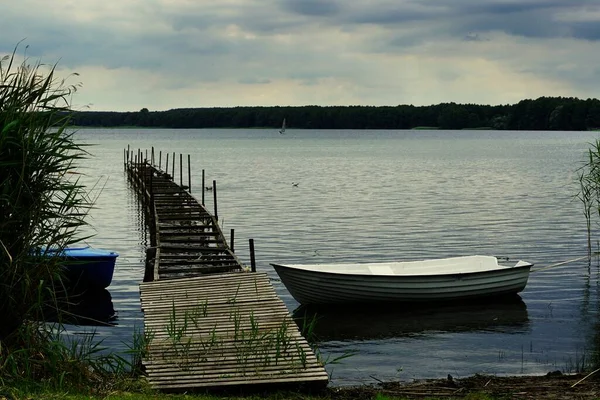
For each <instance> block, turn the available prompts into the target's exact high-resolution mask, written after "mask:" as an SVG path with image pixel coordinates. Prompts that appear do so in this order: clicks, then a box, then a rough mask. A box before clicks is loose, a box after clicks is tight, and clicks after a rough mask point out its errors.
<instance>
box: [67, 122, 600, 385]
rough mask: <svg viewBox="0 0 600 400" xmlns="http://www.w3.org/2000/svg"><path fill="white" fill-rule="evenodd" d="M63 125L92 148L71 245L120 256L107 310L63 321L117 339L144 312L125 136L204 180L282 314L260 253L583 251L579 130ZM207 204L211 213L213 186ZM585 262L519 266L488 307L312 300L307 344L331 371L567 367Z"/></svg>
mask: <svg viewBox="0 0 600 400" xmlns="http://www.w3.org/2000/svg"><path fill="white" fill-rule="evenodd" d="M77 137H78V138H79V139H80V140H81V142H83V143H90V144H94V145H93V146H91V147H89V148H88V150H89V152H90V153H91V156H92V157H91V158H90V159H88V160H86V161H85V162H84V163H83V165H82V168H80V171H81V172H82V173H83V175H81V179H82V180H83V181H84V182H85V183H86V184H88V185H89V186H90V187H91V186H93V185H95V186H94V187H93V189H92V190H91V192H92V195H93V196H96V197H97V200H96V208H95V209H94V210H93V211H92V212H91V214H90V218H89V220H88V222H89V223H90V225H91V227H90V228H89V229H88V230H89V231H91V232H93V233H95V235H96V236H95V237H94V238H92V239H90V240H88V243H89V244H90V245H92V246H94V247H100V248H106V249H110V250H115V251H117V252H119V253H120V257H119V258H118V260H117V267H116V271H115V276H114V279H113V282H112V285H111V286H110V287H109V288H108V291H109V293H110V298H111V299H112V307H113V308H114V309H115V311H116V312H117V315H118V318H117V320H116V321H115V322H116V325H115V326H112V327H96V328H90V327H87V328H83V327H70V331H72V332H74V333H81V332H83V331H87V332H89V331H90V330H91V329H95V331H96V335H97V336H98V337H99V338H102V339H103V340H104V342H103V344H104V345H105V346H107V347H109V348H111V349H114V350H116V351H120V352H124V351H126V350H127V348H128V346H129V345H130V343H131V341H132V336H133V332H134V331H135V330H136V329H137V330H139V329H141V327H142V326H143V315H142V313H141V311H140V303H139V291H138V285H139V283H140V282H141V280H142V277H143V273H144V257H145V248H146V246H147V245H148V237H147V235H146V233H145V230H144V228H143V226H142V217H141V214H140V207H139V205H138V202H137V199H136V197H135V195H134V193H133V191H132V190H131V189H130V187H129V185H128V183H127V180H126V177H125V174H124V171H123V149H124V148H127V146H128V145H130V146H131V148H132V149H135V150H137V149H138V148H140V149H150V148H151V147H152V146H154V148H155V154H156V157H157V158H158V154H159V151H162V153H161V155H162V157H161V160H162V163H163V165H164V162H165V155H166V153H167V152H168V153H169V154H170V157H171V159H172V154H173V153H176V154H177V160H178V159H179V154H180V153H181V154H183V155H184V159H186V160H187V155H188V154H189V155H190V159H191V171H192V194H195V196H196V197H197V198H198V199H200V198H201V188H202V184H201V179H202V170H204V171H205V176H206V182H207V184H212V181H213V180H216V182H217V188H218V191H217V192H218V215H219V221H220V223H221V226H222V228H223V231H224V232H225V233H226V235H227V233H228V232H229V231H230V229H235V249H236V253H237V254H238V256H239V257H240V258H241V259H242V260H243V261H244V262H246V263H247V264H249V263H250V257H249V250H248V239H250V238H252V239H254V241H255V249H256V260H257V269H258V270H259V271H266V272H267V273H268V274H269V276H270V277H271V278H272V281H273V285H274V286H275V288H276V291H277V293H278V294H279V296H280V297H281V299H282V300H283V301H284V302H285V304H286V305H287V307H288V308H289V310H290V312H294V311H295V310H296V309H297V308H298V304H297V303H296V302H295V301H294V299H293V298H292V297H291V296H290V295H289V293H288V292H287V290H286V289H285V287H284V286H283V285H282V284H281V283H280V282H279V280H278V279H277V275H276V273H275V272H274V271H273V269H272V268H271V267H270V265H269V263H271V262H280V263H313V262H333V261H339V262H342V261H346V262H353V261H356V262H361V261H363V262H365V261H391V260H411V259H420V258H433V257H448V256H458V255H469V254H484V255H496V256H505V257H509V258H510V260H518V259H523V260H526V261H529V262H533V263H535V264H536V267H544V266H548V265H552V264H555V263H558V262H561V261H565V260H570V259H574V258H576V257H580V256H583V255H585V254H586V229H585V218H584V216H583V207H582V205H581V203H580V202H579V201H578V200H577V199H576V198H575V197H574V196H575V195H576V193H577V190H578V184H577V168H578V167H580V166H581V165H582V162H583V160H584V159H585V156H586V152H587V149H588V148H589V143H590V142H592V141H594V140H595V139H596V138H597V133H595V132H509V131H500V132H496V131H425V130H418V131H353V130H327V131H325V130H294V129H288V130H287V131H286V134H285V135H280V134H279V132H278V130H277V129H272V130H266V129H265V130H263V129H249V130H243V129H237V130H227V129H220V130H211V129H202V130H166V129H147V130H146V129H122V130H121V129H83V130H80V131H79V132H78V133H77ZM178 168H179V167H177V171H176V174H175V179H176V181H178V180H179V173H178ZM185 169H187V162H186V166H185V168H184V170H185ZM183 180H184V183H186V184H187V174H186V173H185V172H184V177H183ZM292 182H294V183H298V185H297V186H294V185H292ZM206 204H207V208H208V209H209V210H211V211H212V210H213V204H212V194H209V195H207V197H206ZM598 274H599V269H598V267H597V262H594V264H593V266H592V267H589V266H588V263H587V261H581V262H573V263H569V264H568V265H566V266H564V267H560V268H551V269H548V270H545V271H541V272H536V273H532V275H531V276H530V279H529V283H528V286H527V288H526V289H525V291H524V292H523V293H521V296H520V299H516V300H515V301H513V302H508V303H502V304H482V303H480V302H478V303H476V304H473V305H469V306H460V307H458V306H447V307H436V308H431V307H430V308H424V309H421V308H415V307H411V306H398V305H395V306H387V307H379V308H378V309H374V308H373V307H372V308H370V309H364V308H358V307H353V308H351V309H346V310H342V311H338V312H330V313H321V315H319V318H320V319H319V321H318V323H317V328H316V332H315V333H316V334H317V335H318V337H319V338H320V343H319V345H318V346H319V349H320V352H321V353H322V356H323V358H324V359H325V360H327V362H328V363H327V365H326V368H327V370H328V371H329V372H330V374H331V376H332V385H350V384H361V383H376V381H377V380H390V379H399V380H412V379H415V378H435V377H445V376H446V375H447V374H451V375H453V376H454V377H457V378H460V377H465V376H467V375H471V374H474V373H486V374H497V375H508V374H511V375H512V374H545V373H547V372H549V371H553V370H562V371H571V372H572V371H575V370H576V369H577V368H580V367H581V364H582V363H584V362H589V361H590V358H591V356H592V355H593V354H594V353H595V352H597V351H598V350H599V349H598V346H599V343H600V342H599V340H598V335H599V332H600V330H599V329H598V326H599V323H600V321H599V319H598V311H599V309H600V302H599V297H598V283H599V280H598ZM109 305H110V304H109ZM348 354H352V355H351V356H350V357H348V358H345V359H343V360H339V362H337V361H336V359H337V358H338V357H340V356H344V355H348Z"/></svg>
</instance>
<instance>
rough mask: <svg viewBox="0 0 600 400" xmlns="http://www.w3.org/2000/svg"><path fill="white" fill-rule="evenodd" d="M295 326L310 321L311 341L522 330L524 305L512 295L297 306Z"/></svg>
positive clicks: (525, 321) (524, 326)
mask: <svg viewBox="0 0 600 400" xmlns="http://www.w3.org/2000/svg"><path fill="white" fill-rule="evenodd" d="M293 316H294V318H295V319H296V322H297V323H298V325H299V326H300V328H301V329H303V330H306V329H307V328H309V325H310V324H313V326H312V327H311V328H310V329H312V335H313V336H314V340H316V341H317V342H323V341H345V340H352V341H354V340H376V339H387V338H399V337H411V336H417V335H420V334H425V333H428V332H472V331H491V332H496V331H497V332H503V333H511V332H515V333H522V332H523V331H524V330H526V329H527V328H528V323H529V318H528V315H527V306H526V305H525V303H524V302H523V300H522V299H521V297H519V296H518V295H515V296H511V297H507V298H503V299H501V301H481V300H477V301H473V302H471V303H465V302H462V303H450V304H447V303H445V304H429V305H412V304H411V305H406V304H385V305H360V306H347V307H327V308H323V307H310V306H300V307H298V308H297V309H296V310H294V313H293Z"/></svg>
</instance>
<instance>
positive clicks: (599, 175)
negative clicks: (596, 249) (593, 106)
mask: <svg viewBox="0 0 600 400" xmlns="http://www.w3.org/2000/svg"><path fill="white" fill-rule="evenodd" d="M577 178H578V181H579V182H578V183H579V192H578V193H577V195H576V197H577V198H578V199H579V200H580V201H581V202H582V204H583V215H584V217H585V220H586V232H587V247H588V256H589V257H590V261H591V256H592V231H593V228H594V224H593V220H594V217H600V140H596V142H595V143H592V144H590V148H589V149H588V152H587V160H586V162H585V163H584V165H583V166H581V167H580V168H579V170H578V174H577Z"/></svg>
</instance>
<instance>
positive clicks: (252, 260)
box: [249, 239, 256, 272]
mask: <svg viewBox="0 0 600 400" xmlns="http://www.w3.org/2000/svg"><path fill="white" fill-rule="evenodd" d="M249 242H250V270H251V271H252V272H256V258H254V239H250V240H249Z"/></svg>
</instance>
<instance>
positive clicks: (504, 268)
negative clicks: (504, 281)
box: [270, 260, 534, 280]
mask: <svg viewBox="0 0 600 400" xmlns="http://www.w3.org/2000/svg"><path fill="white" fill-rule="evenodd" d="M519 262H525V263H526V264H523V265H518V263H519ZM270 265H271V266H272V267H273V268H275V270H277V268H283V269H285V270H289V271H300V272H305V273H308V274H313V275H323V276H325V275H327V276H337V277H348V278H351V277H352V278H362V279H369V278H372V279H375V278H378V279H387V280H392V279H394V280H395V279H419V280H423V279H435V278H444V277H448V278H452V277H456V276H461V277H464V276H477V275H490V274H493V273H498V272H508V271H516V270H522V269H529V270H531V268H532V267H533V266H534V264H533V263H529V262H527V261H522V260H519V261H518V262H517V264H516V265H514V266H512V267H509V266H503V265H498V268H495V269H488V270H485V271H467V272H451V273H440V274H421V275H418V274H416V275H415V274H413V275H402V274H386V275H384V274H358V273H345V272H332V271H318V270H313V269H304V268H295V267H292V266H289V265H283V264H277V263H270ZM292 265H310V264H292Z"/></svg>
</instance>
